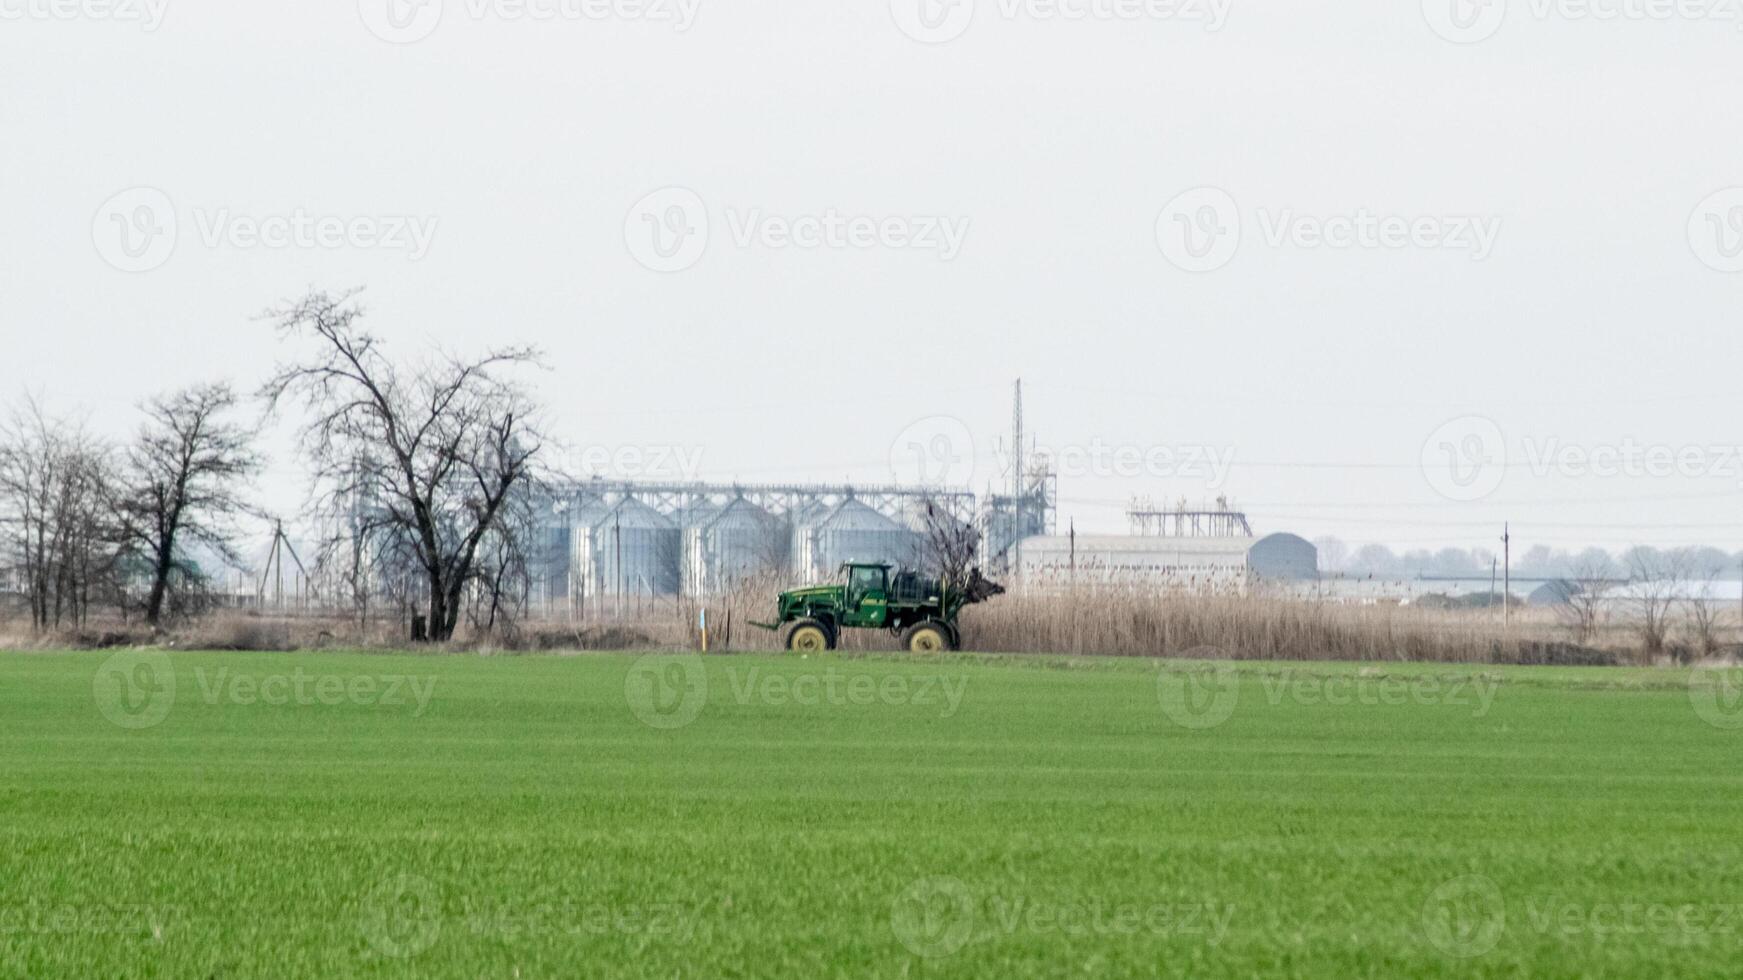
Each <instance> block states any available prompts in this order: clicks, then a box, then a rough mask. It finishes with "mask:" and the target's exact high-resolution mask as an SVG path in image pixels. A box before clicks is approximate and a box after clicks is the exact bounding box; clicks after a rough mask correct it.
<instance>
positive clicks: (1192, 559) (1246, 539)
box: [1019, 534, 1319, 595]
mask: <svg viewBox="0 0 1743 980" xmlns="http://www.w3.org/2000/svg"><path fill="white" fill-rule="evenodd" d="M1318 570H1319V553H1318V549H1316V548H1315V547H1314V546H1313V544H1312V543H1311V542H1309V541H1307V540H1305V539H1303V538H1300V537H1297V536H1296V535H1293V534H1271V535H1267V536H1265V537H1262V538H1260V537H1253V536H1251V535H1238V536H1221V535H1215V536H1213V535H1204V536H1196V537H1176V536H1164V535H1156V534H1125V535H1106V534H1096V535H1091V534H1079V535H1069V536H1068V535H1049V536H1045V537H1032V538H1029V539H1027V540H1025V541H1024V542H1023V547H1022V556H1021V561H1020V565H1019V578H1020V580H1021V581H1022V582H1023V584H1024V585H1025V586H1026V587H1028V588H1058V587H1063V586H1066V585H1072V584H1075V585H1079V586H1086V585H1133V586H1144V587H1149V588H1157V589H1162V590H1166V591H1183V592H1193V593H1201V594H1231V595H1246V594H1248V593H1249V592H1251V591H1252V590H1254V589H1255V588H1257V587H1259V586H1262V585H1264V584H1266V583H1293V582H1301V581H1312V580H1313V579H1314V578H1315V577H1316V576H1317V574H1318Z"/></svg>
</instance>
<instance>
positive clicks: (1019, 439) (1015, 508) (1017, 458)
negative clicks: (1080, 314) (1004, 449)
mask: <svg viewBox="0 0 1743 980" xmlns="http://www.w3.org/2000/svg"><path fill="white" fill-rule="evenodd" d="M1023 512H1024V507H1023V379H1022V378H1018V379H1017V385H1016V389H1015V393H1014V394H1013V396H1012V398H1011V519H1012V531H1013V534H1012V535H1011V567H1012V568H1014V569H1015V570H1016V574H1015V575H1013V576H1012V578H1013V579H1021V578H1022V577H1023V535H1024V533H1026V530H1027V529H1026V527H1025V526H1024V525H1025V522H1024V520H1023Z"/></svg>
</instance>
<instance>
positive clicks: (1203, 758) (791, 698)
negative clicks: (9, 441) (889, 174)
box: [0, 652, 1743, 978]
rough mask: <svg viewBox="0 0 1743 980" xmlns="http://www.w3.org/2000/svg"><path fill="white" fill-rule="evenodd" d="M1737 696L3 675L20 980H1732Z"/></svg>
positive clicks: (640, 664) (830, 672) (1627, 675)
mask: <svg viewBox="0 0 1743 980" xmlns="http://www.w3.org/2000/svg"><path fill="white" fill-rule="evenodd" d="M171 671H173V676H174V681H173V685H172V684H171V683H170V682H169V674H170V672H171ZM1702 676H1703V678H1704V677H1706V676H1710V675H1702ZM1734 691H1735V688H1734V687H1733V686H1730V685H1720V686H1717V687H1712V686H1706V685H1705V684H1704V681H1703V682H1702V683H1698V684H1696V685H1695V686H1694V687H1693V688H1691V687H1690V683H1689V675H1688V674H1687V673H1685V672H1676V671H1669V670H1663V671H1655V670H1638V671H1620V670H1598V669H1593V670H1575V669H1559V670H1558V669H1496V668H1488V669H1476V668H1451V667H1424V666H1415V667H1411V666H1395V667H1388V668H1386V669H1385V671H1384V672H1380V671H1377V670H1375V669H1374V668H1367V669H1365V670H1364V669H1360V668H1358V667H1355V666H1342V665H1297V666H1295V667H1293V668H1291V667H1288V666H1285V665H1281V664H1275V665H1248V666H1243V667H1242V668H1240V671H1239V672H1238V673H1237V674H1233V675H1230V674H1226V673H1222V672H1212V673H1204V672H1202V671H1201V672H1197V673H1187V672H1182V669H1181V667H1180V665H1173V666H1171V667H1170V668H1169V669H1168V670H1166V671H1159V670H1158V666H1157V664H1156V662H1144V661H1101V662H1093V661H1067V660H1064V659H1052V660H1048V659H1036V658H1027V659H1014V658H1013V659H1000V658H982V659H970V658H965V659H962V660H953V661H946V662H939V661H920V660H905V659H894V658H881V659H849V658H842V657H827V658H812V659H809V660H799V659H793V658H764V657H756V658H752V657H709V658H707V660H706V661H703V660H702V659H700V658H695V657H671V658H654V659H637V658H634V657H631V656H604V655H599V656H576V657H509V658H481V657H472V656H374V655H337V654H254V653H228V654H219V653H204V654H196V653H179V652H178V653H169V654H157V653H141V652H124V653H121V654H118V655H114V656H111V655H110V654H108V653H76V654H12V655H5V656H3V657H0V735H3V740H0V774H3V778H0V835H3V837H0V844H3V846H0V975H4V976H8V977H12V976H17V977H26V976H27V977H99V976H101V977H120V976H154V977H181V978H185V977H208V976H211V977H250V976H301V977H315V976H357V975H361V976H429V975H440V976H454V977H515V976H518V977H580V976H618V975H620V976H656V977H675V976H681V977H715V976H744V977H764V976H776V975H779V976H792V977H805V978H814V977H833V976H844V977H845V976H854V977H859V976H887V977H897V976H985V977H999V978H1008V977H1020V976H1068V975H1069V976H1089V975H1109V976H1179V977H1188V976H1191V977H1204V976H1219V975H1223V976H1248V975H1253V974H1256V973H1266V974H1283V975H1300V976H1323V977H1337V978H1347V977H1360V976H1388V977H1393V976H1416V977H1420V976H1469V975H1489V976H1581V975H1584V976H1600V975H1604V976H1648V977H1666V976H1695V975H1707V976H1716V975H1721V974H1735V973H1736V972H1737V970H1738V969H1739V967H1738V964H1739V963H1740V962H1743V813H1740V808H1743V729H1739V728H1737V727H1736V726H1737V724H1739V723H1743V716H1740V715H1738V714H1737V713H1736V712H1737V708H1738V704H1737V700H1736V698H1735V697H1734V696H1732V695H1733V694H1734Z"/></svg>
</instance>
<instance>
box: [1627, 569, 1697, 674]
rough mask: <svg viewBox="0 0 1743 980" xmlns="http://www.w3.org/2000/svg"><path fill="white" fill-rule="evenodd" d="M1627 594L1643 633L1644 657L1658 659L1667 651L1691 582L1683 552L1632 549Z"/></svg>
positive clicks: (1641, 637) (1642, 647) (1642, 646)
mask: <svg viewBox="0 0 1743 980" xmlns="http://www.w3.org/2000/svg"><path fill="white" fill-rule="evenodd" d="M1628 577H1629V583H1628V592H1629V598H1630V600H1631V603H1632V605H1633V606H1634V611H1635V616H1636V623H1637V625H1638V627H1639V630H1640V646H1641V653H1642V654H1644V655H1645V656H1647V657H1655V656H1658V655H1659V654H1661V653H1663V652H1664V650H1665V645H1664V640H1665V637H1666V636H1667V635H1669V633H1670V626H1671V622H1672V619H1673V618H1674V616H1675V614H1676V609H1677V605H1678V604H1679V603H1680V602H1681V601H1682V599H1681V596H1682V590H1683V585H1684V583H1686V582H1687V580H1688V563H1687V559H1686V556H1685V555H1683V554H1682V553H1681V552H1675V551H1672V552H1661V551H1658V550H1656V549H1653V548H1633V549H1630V550H1629V552H1628Z"/></svg>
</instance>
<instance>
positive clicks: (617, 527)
mask: <svg viewBox="0 0 1743 980" xmlns="http://www.w3.org/2000/svg"><path fill="white" fill-rule="evenodd" d="M622 515H623V505H622V504H619V505H618V508H617V512H616V513H614V514H612V515H611V549H612V559H611V562H612V565H613V570H614V571H615V572H616V575H615V576H614V577H615V578H616V579H617V582H616V583H615V584H616V586H617V588H616V589H615V590H613V591H615V592H616V593H617V596H616V598H615V600H614V603H613V604H614V605H615V607H616V609H617V618H618V620H619V621H621V620H622V619H623V516H622Z"/></svg>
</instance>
